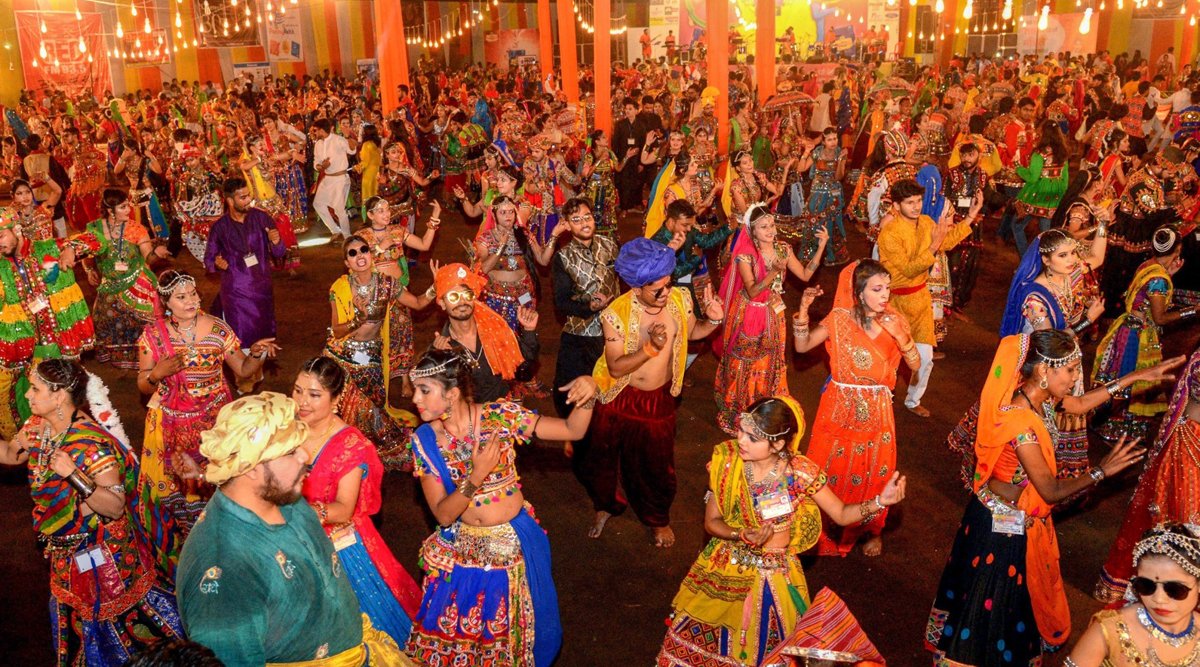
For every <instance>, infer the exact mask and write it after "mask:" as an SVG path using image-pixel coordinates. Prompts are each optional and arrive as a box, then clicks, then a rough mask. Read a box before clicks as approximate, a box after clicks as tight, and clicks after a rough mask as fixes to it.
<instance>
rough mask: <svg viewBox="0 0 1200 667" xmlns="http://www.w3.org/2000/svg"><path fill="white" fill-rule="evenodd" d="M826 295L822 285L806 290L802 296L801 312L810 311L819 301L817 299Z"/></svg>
mask: <svg viewBox="0 0 1200 667" xmlns="http://www.w3.org/2000/svg"><path fill="white" fill-rule="evenodd" d="M824 293H825V290H822V289H821V287H820V285H817V286H815V287H808V288H805V290H804V292H803V293H802V294H801V295H800V310H802V311H803V310H808V309H809V307H810V306H812V305H813V302H814V301H816V300H817V297H819V296H821V295H822V294H824Z"/></svg>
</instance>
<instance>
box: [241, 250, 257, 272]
mask: <svg viewBox="0 0 1200 667" xmlns="http://www.w3.org/2000/svg"><path fill="white" fill-rule="evenodd" d="M242 261H243V262H245V263H246V268H247V269H249V268H252V267H255V266H258V257H256V256H255V255H254V253H252V252H250V253H246V256H245V257H243V258H242Z"/></svg>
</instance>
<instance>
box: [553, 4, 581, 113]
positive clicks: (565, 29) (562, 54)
mask: <svg viewBox="0 0 1200 667" xmlns="http://www.w3.org/2000/svg"><path fill="white" fill-rule="evenodd" d="M555 5H556V9H557V14H558V57H559V69H560V70H561V74H562V89H563V94H565V95H566V96H567V104H579V51H578V49H577V48H576V46H575V14H574V12H572V11H571V2H570V1H569V0H557V1H556V2H555ZM549 31H550V30H549V25H547V26H546V28H545V32H549Z"/></svg>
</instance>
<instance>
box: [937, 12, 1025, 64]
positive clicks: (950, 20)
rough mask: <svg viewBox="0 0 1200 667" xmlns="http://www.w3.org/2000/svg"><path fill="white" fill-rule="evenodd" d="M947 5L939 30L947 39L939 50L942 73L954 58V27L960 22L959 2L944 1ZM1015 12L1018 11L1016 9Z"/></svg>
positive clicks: (939, 17)
mask: <svg viewBox="0 0 1200 667" xmlns="http://www.w3.org/2000/svg"><path fill="white" fill-rule="evenodd" d="M943 2H945V3H946V11H944V12H942V13H941V15H939V16H938V21H937V29H938V31H939V33H940V34H942V35H945V38H944V39H942V41H941V42H940V46H941V48H939V49H938V62H937V64H938V65H940V66H941V68H942V71H943V72H944V71H946V66H947V65H949V64H950V59H951V58H953V57H954V26H955V24H956V23H957V22H958V16H959V13H960V12H959V9H958V0H943ZM1013 11H1016V9H1015V7H1014V9H1013Z"/></svg>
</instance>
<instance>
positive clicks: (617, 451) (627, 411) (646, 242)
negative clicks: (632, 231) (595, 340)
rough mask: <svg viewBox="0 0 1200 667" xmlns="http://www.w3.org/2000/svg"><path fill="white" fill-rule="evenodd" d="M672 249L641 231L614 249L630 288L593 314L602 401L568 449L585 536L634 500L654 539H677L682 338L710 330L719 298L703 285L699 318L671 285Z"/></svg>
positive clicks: (718, 317) (667, 542)
mask: <svg viewBox="0 0 1200 667" xmlns="http://www.w3.org/2000/svg"><path fill="white" fill-rule="evenodd" d="M674 269H675V251H674V250H672V249H671V248H668V247H667V246H665V245H663V244H661V243H658V242H657V241H651V240H650V239H647V238H636V239H634V240H632V241H630V242H629V243H626V244H625V245H624V246H622V247H621V251H620V252H619V253H618V254H617V260H616V264H615V266H614V270H615V271H616V273H617V275H618V276H620V278H621V280H623V281H625V283H626V284H627V285H629V287H630V288H631V289H630V290H629V291H628V292H625V293H624V294H622V295H621V296H619V297H617V298H616V299H614V300H613V302H612V303H610V304H609V305H608V308H606V309H605V310H604V312H603V313H602V314H601V315H600V322H601V325H602V326H603V329H604V354H603V355H602V356H601V357H600V359H599V360H597V361H596V369H595V371H594V372H593V374H592V375H593V377H594V378H595V379H596V383H597V384H598V385H599V387H600V395H599V399H600V405H597V406H596V411H595V413H593V416H592V428H591V432H590V435H589V437H588V439H587V441H585V442H581V443H579V444H578V445H577V446H576V448H575V455H574V458H573V461H574V467H575V473H576V475H577V476H578V477H579V479H580V481H581V482H583V485H584V487H585V488H586V489H587V492H588V495H589V496H590V497H591V499H592V505H593V508H594V509H595V510H596V518H595V522H594V523H593V524H592V528H591V530H589V531H588V535H589V536H590V537H593V538H598V537H600V534H601V532H602V531H603V530H604V524H605V522H607V521H608V519H609V518H610V517H612V516H613V515H616V514H620V513H621V512H623V511H624V510H625V506H626V504H628V505H631V506H633V511H634V513H635V514H637V517H638V519H640V520H641V522H642V523H644V524H645V525H646V526H648V527H649V528H650V530H651V533H652V534H653V539H654V544H655V545H656V546H659V547H669V546H671V545H672V544H674V543H675V533H674V532H672V530H671V526H670V510H671V502H672V501H673V500H674V498H675V398H676V397H677V396H679V391H680V389H681V388H682V387H683V373H684V370H685V368H686V361H687V342H688V340H699V339H701V338H705V337H707V336H708V335H710V334H712V333H713V332H714V331H716V329H717V327H719V326H720V325H721V322H722V321H724V319H725V306H724V305H723V304H722V303H721V300H720V299H718V298H716V297H715V296H713V294H712V288H711V287H709V288H707V289H706V290H705V294H704V303H705V304H706V308H707V311H706V312H705V313H704V315H703V318H702V319H697V318H696V315H695V314H694V313H693V311H692V297H691V294H690V293H689V292H688V291H687V289H685V288H680V287H675V286H673V285H671V272H672V271H673V270H674Z"/></svg>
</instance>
